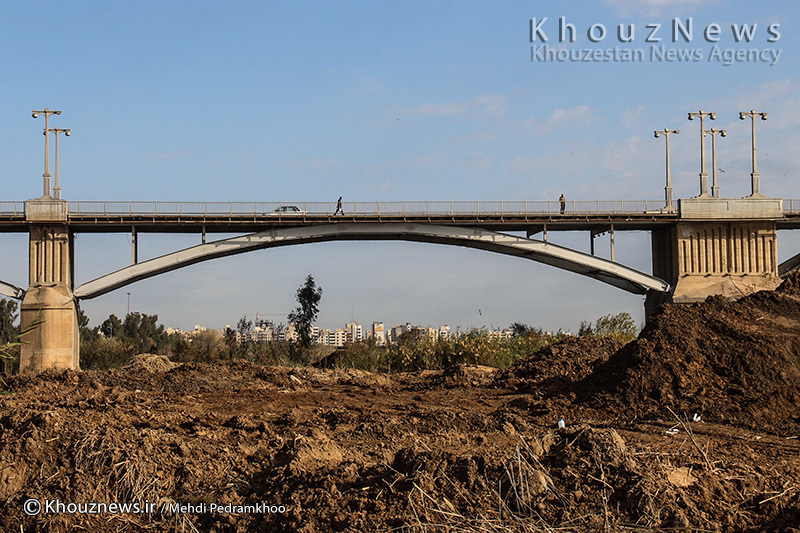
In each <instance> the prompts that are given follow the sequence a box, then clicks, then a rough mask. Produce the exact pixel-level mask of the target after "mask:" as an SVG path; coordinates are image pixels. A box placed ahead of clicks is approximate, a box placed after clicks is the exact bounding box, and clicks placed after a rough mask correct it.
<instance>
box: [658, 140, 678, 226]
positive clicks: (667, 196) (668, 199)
mask: <svg viewBox="0 0 800 533" xmlns="http://www.w3.org/2000/svg"><path fill="white" fill-rule="evenodd" d="M680 132H681V130H670V129H666V128H664V129H663V130H655V131H654V132H653V133H654V136H655V138H656V139H658V138H659V137H661V136H662V135H663V136H664V138H665V139H666V140H667V186H666V187H664V198H665V200H666V203H667V205H666V208H667V210H668V211H673V210H674V209H675V206H674V205H673V202H672V175H671V173H670V168H669V136H670V135H672V134H673V133H680Z"/></svg>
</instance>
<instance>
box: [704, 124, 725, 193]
mask: <svg viewBox="0 0 800 533" xmlns="http://www.w3.org/2000/svg"><path fill="white" fill-rule="evenodd" d="M706 133H707V134H708V135H711V167H712V168H711V176H712V178H713V185H712V186H711V196H713V197H714V198H719V185H718V184H717V133H719V134H720V136H722V137H725V136H726V135H728V132H726V131H725V130H718V129H714V128H711V129H710V130H706Z"/></svg>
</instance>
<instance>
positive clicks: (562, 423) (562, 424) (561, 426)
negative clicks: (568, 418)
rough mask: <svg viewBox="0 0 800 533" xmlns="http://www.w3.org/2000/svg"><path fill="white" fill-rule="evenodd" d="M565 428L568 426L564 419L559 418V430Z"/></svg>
mask: <svg viewBox="0 0 800 533" xmlns="http://www.w3.org/2000/svg"><path fill="white" fill-rule="evenodd" d="M565 426H566V424H565V423H564V419H563V418H559V419H558V428H559V429H561V428H563V427H565Z"/></svg>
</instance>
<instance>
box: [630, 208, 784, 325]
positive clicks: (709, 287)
mask: <svg viewBox="0 0 800 533" xmlns="http://www.w3.org/2000/svg"><path fill="white" fill-rule="evenodd" d="M652 247H653V275H654V276H656V277H658V278H661V279H664V280H667V281H669V283H670V285H671V286H672V287H673V288H672V291H671V292H670V293H669V294H662V295H658V294H649V295H648V297H647V301H646V303H645V308H646V310H647V314H650V312H652V311H653V310H655V308H656V307H658V305H660V304H661V303H664V302H674V303H692V302H699V301H702V300H705V299H706V298H707V297H708V296H711V295H716V294H719V295H722V296H725V297H728V298H734V299H736V298H740V297H742V296H745V295H747V294H750V293H753V292H756V291H760V290H764V289H774V288H776V287H777V286H778V285H780V281H781V280H780V278H779V276H778V252H777V233H776V228H775V222H772V221H742V222H722V221H708V222H706V221H691V222H689V221H687V222H679V223H678V224H676V225H674V226H671V227H665V228H662V229H659V230H654V231H653V235H652Z"/></svg>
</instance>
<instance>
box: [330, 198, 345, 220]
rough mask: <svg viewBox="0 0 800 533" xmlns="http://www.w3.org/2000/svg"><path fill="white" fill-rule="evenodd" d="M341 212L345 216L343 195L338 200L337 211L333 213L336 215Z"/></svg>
mask: <svg viewBox="0 0 800 533" xmlns="http://www.w3.org/2000/svg"><path fill="white" fill-rule="evenodd" d="M339 213H341V214H342V216H344V210H343V209H342V197H341V196H340V197H339V199H338V200H337V201H336V211H335V212H334V213H333V216H336V215H338V214H339Z"/></svg>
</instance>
